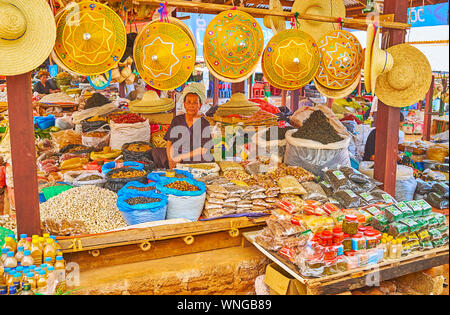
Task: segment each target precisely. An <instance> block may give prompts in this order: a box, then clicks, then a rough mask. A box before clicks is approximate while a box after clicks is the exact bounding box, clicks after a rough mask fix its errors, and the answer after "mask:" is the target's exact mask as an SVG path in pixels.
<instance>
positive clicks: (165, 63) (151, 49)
mask: <svg viewBox="0 0 450 315" xmlns="http://www.w3.org/2000/svg"><path fill="white" fill-rule="evenodd" d="M181 25H184V23H182V22H181V21H178V20H176V19H175V18H171V19H169V23H166V22H160V21H153V22H151V23H149V24H147V25H146V26H145V27H144V28H143V29H142V31H141V32H140V33H139V35H138V37H137V38H136V40H135V43H134V61H135V64H136V68H137V70H138V72H139V74H140V76H141V78H142V79H143V80H144V81H145V82H146V83H147V84H149V85H150V86H152V87H154V88H155V89H158V90H164V91H167V90H173V89H176V88H178V87H179V86H181V85H183V84H184V83H185V82H186V81H187V80H188V79H189V77H190V76H191V74H192V72H193V70H194V66H195V59H196V46H195V41H193V39H192V37H191V34H190V33H189V32H188V31H187V30H186V26H181Z"/></svg>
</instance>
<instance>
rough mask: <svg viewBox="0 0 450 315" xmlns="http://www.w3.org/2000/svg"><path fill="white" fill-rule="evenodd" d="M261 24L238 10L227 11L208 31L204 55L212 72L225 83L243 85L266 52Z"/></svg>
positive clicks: (209, 26)
mask: <svg viewBox="0 0 450 315" xmlns="http://www.w3.org/2000/svg"><path fill="white" fill-rule="evenodd" d="M263 43H264V35H263V33H262V29H261V27H260V26H259V24H258V22H257V21H256V20H255V19H254V18H253V17H252V16H251V15H249V14H248V13H245V12H242V11H239V10H229V11H224V12H222V13H220V14H218V15H217V16H215V17H214V19H213V20H212V21H211V23H210V24H209V25H208V27H207V28H206V33H205V40H204V45H203V56H204V58H205V61H206V64H207V66H208V67H209V68H210V69H213V71H212V72H213V73H215V74H217V75H218V76H220V77H221V78H222V80H223V81H226V82H240V81H243V80H244V79H245V78H247V77H248V76H250V75H251V74H252V73H253V71H254V70H255V68H256V67H257V65H258V62H259V59H260V57H261V55H262V52H263V49H264V44H263Z"/></svg>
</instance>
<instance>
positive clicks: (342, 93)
mask: <svg viewBox="0 0 450 315" xmlns="http://www.w3.org/2000/svg"><path fill="white" fill-rule="evenodd" d="M359 81H361V74H360V75H358V77H357V78H356V80H355V81H353V83H352V84H351V85H350V86H349V87H346V88H344V89H342V90H333V89H329V88H326V87H324V86H323V85H321V84H320V83H319V82H317V80H316V79H315V78H314V86H315V87H316V89H317V91H319V92H320V94H322V95H324V96H326V97H328V98H332V99H340V98H344V97H347V96H349V95H350V94H352V93H353V91H354V90H356V88H357V87H358V84H359Z"/></svg>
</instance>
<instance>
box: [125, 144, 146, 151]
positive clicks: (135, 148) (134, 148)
mask: <svg viewBox="0 0 450 315" xmlns="http://www.w3.org/2000/svg"><path fill="white" fill-rule="evenodd" d="M126 149H127V150H128V151H133V152H146V151H148V150H150V149H151V147H150V146H149V145H147V144H138V143H133V144H130V145H128V146H127V148H126Z"/></svg>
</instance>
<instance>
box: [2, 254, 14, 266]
mask: <svg viewBox="0 0 450 315" xmlns="http://www.w3.org/2000/svg"><path fill="white" fill-rule="evenodd" d="M6 255H7V257H6V259H5V262H4V264H3V265H4V266H5V268H16V267H17V260H16V258H15V257H14V252H8V254H6Z"/></svg>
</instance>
